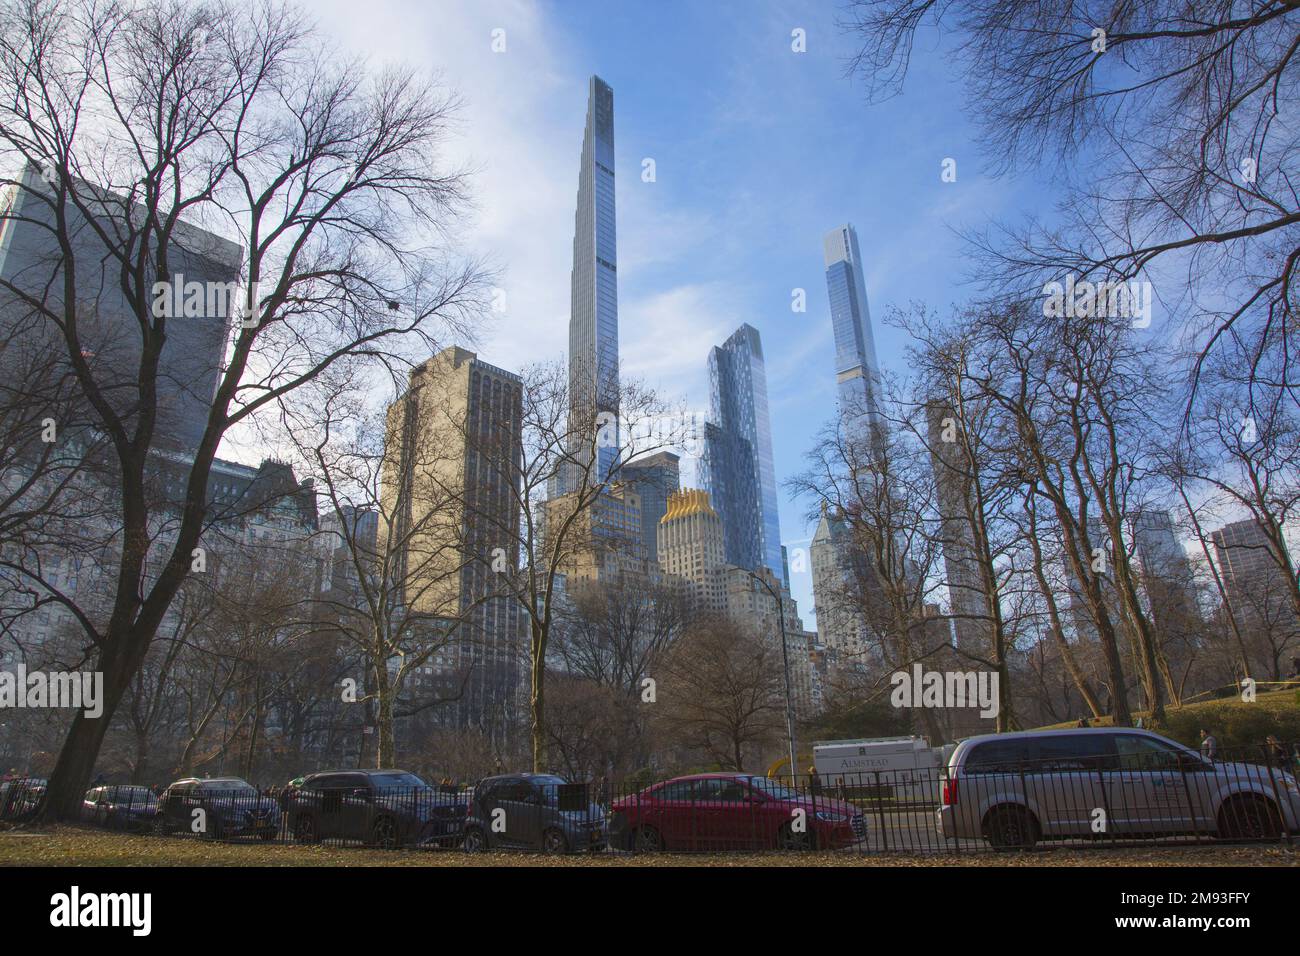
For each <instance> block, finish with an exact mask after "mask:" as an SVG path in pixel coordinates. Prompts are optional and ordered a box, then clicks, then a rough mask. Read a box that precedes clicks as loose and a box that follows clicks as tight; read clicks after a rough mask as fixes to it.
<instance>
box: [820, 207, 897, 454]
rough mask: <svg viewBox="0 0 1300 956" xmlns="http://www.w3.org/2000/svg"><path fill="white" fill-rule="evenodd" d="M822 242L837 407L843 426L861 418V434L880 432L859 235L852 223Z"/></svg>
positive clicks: (876, 373) (876, 365) (873, 347)
mask: <svg viewBox="0 0 1300 956" xmlns="http://www.w3.org/2000/svg"><path fill="white" fill-rule="evenodd" d="M822 245H823V250H824V254H825V260H826V292H827V294H828V295H829V296H830V306H831V329H832V331H833V333H834V335H835V377H836V381H837V382H838V383H839V390H840V408H841V410H842V411H843V412H844V414H845V416H846V419H847V420H846V425H849V426H853V425H855V424H857V423H858V422H862V423H864V424H866V425H867V426H868V427H867V428H866V429H865V433H866V434H880V433H881V432H880V430H881V429H882V428H883V421H882V419H881V414H880V363H879V362H878V361H877V360H876V340H875V336H874V335H873V333H872V330H871V309H870V307H869V306H868V305H867V284H866V279H865V278H864V277H863V267H862V254H861V252H859V251H858V234H857V232H856V231H855V230H854V228H853V226H852V225H851V224H846V225H843V226H839V227H837V228H835V229H832V230H831V231H830V232H828V233H826V235H825V236H824V237H823V238H822ZM854 430H856V429H854Z"/></svg>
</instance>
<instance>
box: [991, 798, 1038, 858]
mask: <svg viewBox="0 0 1300 956" xmlns="http://www.w3.org/2000/svg"><path fill="white" fill-rule="evenodd" d="M984 832H985V834H986V836H987V838H988V841H989V843H990V844H992V845H993V846H994V847H996V848H997V849H999V850H1016V849H1019V850H1028V849H1029V848H1030V847H1032V846H1033V845H1034V844H1035V843H1037V842H1038V823H1037V822H1036V821H1035V820H1034V817H1033V814H1031V813H1030V812H1029V811H1028V810H1025V809H1024V808H1023V807H998V808H996V809H995V810H993V812H992V813H990V814H989V815H988V817H987V818H986V819H985V822H984Z"/></svg>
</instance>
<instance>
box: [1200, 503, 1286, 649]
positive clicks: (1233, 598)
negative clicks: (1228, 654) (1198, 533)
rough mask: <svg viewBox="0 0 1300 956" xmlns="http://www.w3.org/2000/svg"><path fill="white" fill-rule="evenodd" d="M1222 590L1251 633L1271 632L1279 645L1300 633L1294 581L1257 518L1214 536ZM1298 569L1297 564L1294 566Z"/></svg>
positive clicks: (1271, 635) (1283, 557) (1211, 536)
mask: <svg viewBox="0 0 1300 956" xmlns="http://www.w3.org/2000/svg"><path fill="white" fill-rule="evenodd" d="M1210 538H1211V540H1212V541H1213V542H1214V551H1215V556H1216V557H1217V558H1218V561H1219V568H1220V570H1221V573H1222V575H1223V584H1224V590H1225V591H1226V592H1227V595H1228V602H1229V603H1230V604H1231V605H1232V612H1233V615H1234V616H1235V617H1236V619H1237V622H1238V624H1239V625H1241V626H1242V627H1244V628H1245V629H1246V630H1247V631H1253V632H1260V633H1262V632H1267V633H1268V634H1269V635H1270V637H1271V638H1272V639H1273V642H1278V639H1279V638H1281V639H1282V640H1281V643H1283V644H1285V642H1286V641H1287V640H1288V639H1289V636H1290V635H1292V634H1296V633H1300V615H1297V614H1296V610H1295V606H1294V604H1293V603H1292V594H1293V591H1294V588H1295V581H1294V580H1292V579H1291V577H1290V575H1289V574H1288V573H1287V571H1285V570H1284V569H1283V567H1282V565H1281V564H1280V563H1279V560H1278V559H1279V557H1281V558H1282V559H1283V560H1287V561H1289V559H1290V555H1289V554H1282V555H1280V556H1279V555H1278V554H1277V553H1276V552H1275V550H1274V545H1273V542H1272V541H1270V540H1269V536H1268V534H1267V533H1266V532H1265V530H1264V528H1263V527H1262V526H1261V525H1260V524H1259V522H1257V521H1255V520H1254V519H1253V518H1247V519H1245V520H1244V521H1234V522H1232V523H1231V524H1226V525H1224V526H1223V527H1222V528H1220V529H1219V530H1218V531H1215V532H1213V533H1211V535H1210ZM1291 566H1292V567H1294V566H1295V565H1294V563H1293V562H1291Z"/></svg>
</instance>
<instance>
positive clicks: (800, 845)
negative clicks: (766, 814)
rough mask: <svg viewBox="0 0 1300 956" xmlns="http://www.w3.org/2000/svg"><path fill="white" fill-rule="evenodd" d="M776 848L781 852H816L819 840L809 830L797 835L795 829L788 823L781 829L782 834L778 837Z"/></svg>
mask: <svg viewBox="0 0 1300 956" xmlns="http://www.w3.org/2000/svg"><path fill="white" fill-rule="evenodd" d="M776 846H777V849H780V850H800V851H802V850H815V849H816V848H817V840H816V838H815V837H814V836H813V834H812V833H810V832H809V831H807V830H804V831H803V832H802V833H796V832H795V829H794V827H793V826H792V825H791V824H789V823H787V824H786V825H785V826H783V827H781V832H780V833H778V834H777V835H776Z"/></svg>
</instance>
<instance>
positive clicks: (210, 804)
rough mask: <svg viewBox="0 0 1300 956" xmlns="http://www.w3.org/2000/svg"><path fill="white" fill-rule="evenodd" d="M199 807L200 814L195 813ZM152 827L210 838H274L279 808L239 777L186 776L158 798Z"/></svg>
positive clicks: (160, 830)
mask: <svg viewBox="0 0 1300 956" xmlns="http://www.w3.org/2000/svg"><path fill="white" fill-rule="evenodd" d="M199 810H202V811H203V813H202V814H199V813H197V812H196V811H199ZM155 829H156V830H157V831H158V832H159V833H175V832H178V831H179V832H182V833H198V834H200V835H201V836H206V837H210V838H212V839H213V840H221V839H225V838H227V837H236V836H256V837H258V838H259V839H262V840H274V839H275V835H276V833H277V832H279V829H280V808H279V807H278V806H276V804H275V801H274V800H273V799H271V798H270V797H267V796H263V795H262V794H261V793H260V792H258V790H257V788H256V787H254V786H253V785H252V784H250V783H249V782H248V781H246V780H241V779H239V778H238V777H216V778H213V779H211V780H199V779H198V778H196V777H187V778H185V779H184V780H177V781H176V782H175V783H173V784H172V785H171V786H169V787H168V788H167V789H166V790H164V791H163V795H162V796H161V797H159V798H158V817H157V822H156V824H155Z"/></svg>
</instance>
